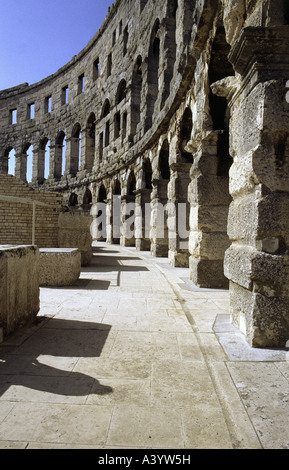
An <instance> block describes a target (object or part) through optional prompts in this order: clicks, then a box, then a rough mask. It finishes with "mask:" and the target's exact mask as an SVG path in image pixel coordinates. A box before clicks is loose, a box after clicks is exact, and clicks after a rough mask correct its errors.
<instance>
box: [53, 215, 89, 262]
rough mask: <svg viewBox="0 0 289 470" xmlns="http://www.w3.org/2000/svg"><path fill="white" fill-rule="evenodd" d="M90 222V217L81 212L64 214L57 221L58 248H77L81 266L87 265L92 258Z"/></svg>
mask: <svg viewBox="0 0 289 470" xmlns="http://www.w3.org/2000/svg"><path fill="white" fill-rule="evenodd" d="M92 221H93V219H92V216H90V215H89V214H88V215H87V214H86V213H82V212H79V213H70V212H65V213H62V214H60V215H59V219H58V247H59V248H78V249H79V251H80V252H81V264H82V265H83V266H87V265H89V264H90V261H91V258H92V235H91V231H90V230H91V225H92Z"/></svg>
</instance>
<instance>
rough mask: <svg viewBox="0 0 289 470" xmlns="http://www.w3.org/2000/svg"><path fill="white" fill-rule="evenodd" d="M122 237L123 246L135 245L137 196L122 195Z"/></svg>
mask: <svg viewBox="0 0 289 470" xmlns="http://www.w3.org/2000/svg"><path fill="white" fill-rule="evenodd" d="M121 221H122V223H121V239H120V244H121V245H122V246H135V197H134V196H122V197H121Z"/></svg>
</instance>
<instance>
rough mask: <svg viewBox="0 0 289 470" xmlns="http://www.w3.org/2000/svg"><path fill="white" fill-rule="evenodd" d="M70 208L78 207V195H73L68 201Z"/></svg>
mask: <svg viewBox="0 0 289 470" xmlns="http://www.w3.org/2000/svg"><path fill="white" fill-rule="evenodd" d="M68 205H69V207H76V206H77V205H78V197H77V194H75V193H71V194H70V197H69V201H68Z"/></svg>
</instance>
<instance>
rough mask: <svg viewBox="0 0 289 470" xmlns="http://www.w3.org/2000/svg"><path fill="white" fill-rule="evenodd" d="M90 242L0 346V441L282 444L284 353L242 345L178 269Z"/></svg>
mask: <svg viewBox="0 0 289 470" xmlns="http://www.w3.org/2000/svg"><path fill="white" fill-rule="evenodd" d="M94 250H95V252H94V257H93V263H92V265H91V266H90V267H88V268H84V269H83V270H82V274H81V277H80V279H79V281H78V283H77V285H75V286H74V287H70V288H65V289H60V288H58V289H50V288H42V289H41V311H40V313H39V318H38V319H37V320H38V321H37V324H35V325H34V326H33V327H31V328H28V329H25V330H24V331H21V332H19V333H17V334H16V335H14V336H13V337H12V338H10V339H9V340H6V341H5V342H4V343H2V344H1V345H0V448H2V449H3V448H18V449H20V448H28V449H36V448H42V449H45V448H48V449H57V448H69V449H71V448H93V449H97V448H102V449H114V448H116V449H135V448H136V449H138V448H139V449H198V448H202V449H212V448H214V449H224V448H225V449H230V448H239V449H252V448H253V449H261V448H264V449H269V448H275V449H281V448H289V427H288V422H289V383H288V381H289V362H288V359H289V357H288V356H287V357H286V354H289V353H286V351H274V350H253V349H251V348H250V347H249V346H248V345H247V343H246V342H245V340H244V338H243V336H242V335H241V334H240V333H239V332H238V331H237V330H235V329H234V328H233V327H232V326H231V325H230V322H229V315H228V305H229V298H228V297H229V295H228V292H227V291H223V290H206V289H198V288H196V287H195V286H194V285H193V284H192V283H191V282H190V281H189V273H188V269H182V268H172V267H170V266H169V265H168V263H167V260H165V259H157V258H153V257H151V255H150V254H149V253H145V252H137V251H136V250H135V249H129V248H123V247H119V246H116V245H106V244H97V246H96V247H95V249H94ZM286 359H287V360H286Z"/></svg>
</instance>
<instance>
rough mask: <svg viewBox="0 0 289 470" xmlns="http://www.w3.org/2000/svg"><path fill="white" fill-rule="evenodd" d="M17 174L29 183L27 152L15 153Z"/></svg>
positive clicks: (17, 176)
mask: <svg viewBox="0 0 289 470" xmlns="http://www.w3.org/2000/svg"><path fill="white" fill-rule="evenodd" d="M15 176H16V178H19V179H21V180H22V181H24V183H27V154H26V153H17V154H15Z"/></svg>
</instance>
